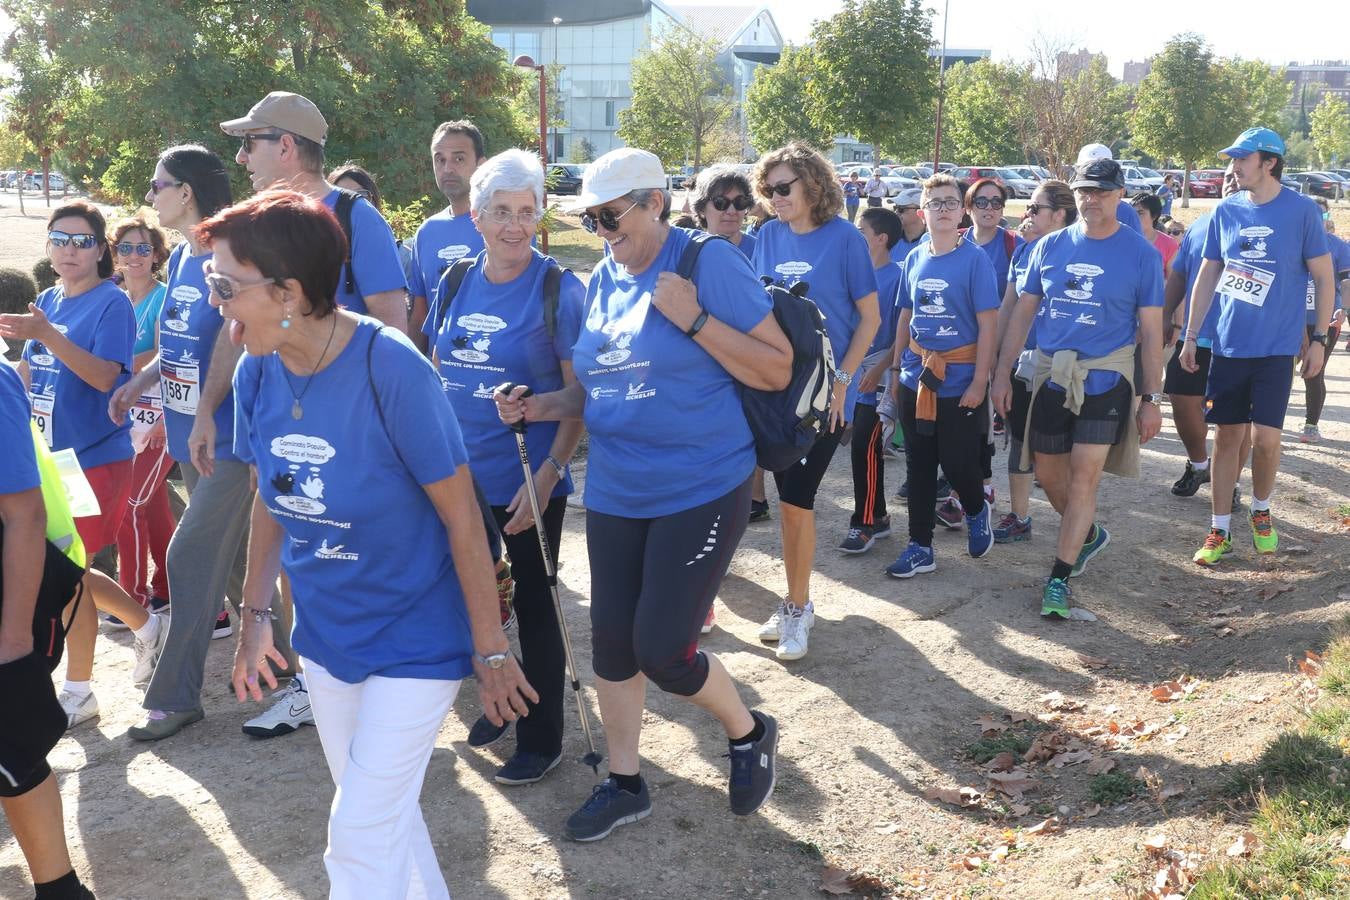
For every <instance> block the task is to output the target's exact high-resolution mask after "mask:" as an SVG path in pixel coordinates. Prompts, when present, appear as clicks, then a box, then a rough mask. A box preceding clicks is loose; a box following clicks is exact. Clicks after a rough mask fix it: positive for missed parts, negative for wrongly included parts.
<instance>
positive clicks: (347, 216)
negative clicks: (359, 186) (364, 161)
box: [333, 188, 360, 294]
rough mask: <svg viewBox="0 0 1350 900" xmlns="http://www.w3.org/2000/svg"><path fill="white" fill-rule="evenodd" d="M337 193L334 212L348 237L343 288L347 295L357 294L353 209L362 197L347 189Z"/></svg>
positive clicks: (343, 267)
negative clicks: (353, 263) (353, 244)
mask: <svg viewBox="0 0 1350 900" xmlns="http://www.w3.org/2000/svg"><path fill="white" fill-rule="evenodd" d="M337 192H338V198H337V202H336V203H334V204H333V212H334V213H335V214H336V215H337V220H338V224H339V225H341V226H342V233H343V234H344V235H346V236H347V255H346V256H345V257H344V258H343V260H342V272H343V286H344V287H345V288H346V290H347V293H349V294H355V293H357V290H356V273H355V272H354V271H352V207H354V206H356V201H357V199H358V197H359V196H360V195H359V194H357V193H356V191H349V190H347V189H346V188H337Z"/></svg>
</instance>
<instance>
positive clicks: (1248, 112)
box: [1223, 59, 1293, 135]
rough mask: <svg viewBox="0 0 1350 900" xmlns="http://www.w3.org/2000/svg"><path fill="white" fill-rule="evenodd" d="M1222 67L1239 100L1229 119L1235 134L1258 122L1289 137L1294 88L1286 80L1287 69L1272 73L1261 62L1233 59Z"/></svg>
mask: <svg viewBox="0 0 1350 900" xmlns="http://www.w3.org/2000/svg"><path fill="white" fill-rule="evenodd" d="M1223 66H1224V68H1225V69H1226V73H1227V75H1228V77H1229V78H1231V79H1232V81H1233V85H1234V88H1235V92H1236V95H1237V97H1238V98H1239V100H1240V103H1239V104H1238V107H1237V108H1235V109H1232V110H1231V115H1230V117H1229V121H1230V124H1231V125H1232V128H1231V129H1230V130H1231V131H1232V132H1233V134H1234V135H1238V134H1241V133H1242V131H1243V130H1245V129H1247V128H1250V127H1251V126H1252V125H1253V124H1255V123H1257V122H1260V123H1262V124H1264V125H1265V126H1267V127H1268V128H1273V129H1275V130H1276V131H1278V132H1279V133H1280V134H1287V133H1288V132H1289V131H1290V130H1291V126H1292V123H1291V122H1289V121H1288V119H1289V114H1288V112H1287V111H1286V110H1287V108H1288V106H1289V95H1290V93H1291V92H1292V91H1293V85H1292V84H1291V83H1290V82H1288V81H1286V80H1285V77H1284V69H1274V70H1272V69H1271V68H1270V66H1268V65H1266V64H1265V63H1263V62H1261V60H1259V59H1230V60H1228V61H1226V62H1225V63H1223Z"/></svg>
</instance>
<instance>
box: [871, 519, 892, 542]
mask: <svg viewBox="0 0 1350 900" xmlns="http://www.w3.org/2000/svg"><path fill="white" fill-rule="evenodd" d="M890 536H891V517H890V516H888V515H887V516H882V517H881V518H880V519H878V520H877V523H876V524H875V525H873V526H872V537H874V538H876V539H877V540H881V539H882V538H888V537H890Z"/></svg>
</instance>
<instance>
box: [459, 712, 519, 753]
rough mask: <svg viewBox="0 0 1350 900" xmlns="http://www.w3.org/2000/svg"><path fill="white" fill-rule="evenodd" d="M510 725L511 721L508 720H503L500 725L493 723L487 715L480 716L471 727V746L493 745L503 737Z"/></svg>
mask: <svg viewBox="0 0 1350 900" xmlns="http://www.w3.org/2000/svg"><path fill="white" fill-rule="evenodd" d="M510 727H511V723H510V722H507V721H506V720H502V724H500V725H493V724H492V723H491V722H489V721H488V717H487V716H479V717H478V721H477V722H474V723H473V727H472V728H470V729H469V746H470V747H474V748H477V749H482V748H483V747H491V746H492V745H493V744H495V743H497V742H498V741H500V740H501V739H502V737H503V736H504V735H505V734H506V730H507V729H508V728H510Z"/></svg>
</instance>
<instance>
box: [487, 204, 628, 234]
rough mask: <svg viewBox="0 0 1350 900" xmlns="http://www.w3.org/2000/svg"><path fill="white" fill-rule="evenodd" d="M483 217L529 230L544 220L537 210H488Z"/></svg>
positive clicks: (495, 222)
mask: <svg viewBox="0 0 1350 900" xmlns="http://www.w3.org/2000/svg"><path fill="white" fill-rule="evenodd" d="M602 215H603V213H602ZM484 216H485V217H486V218H487V220H488V221H489V222H491V223H492V224H493V225H515V224H520V225H522V226H526V227H529V228H533V227H534V226H535V225H538V224H539V222H540V221H541V220H543V218H544V214H543V213H541V212H539V211H538V210H530V211H529V212H520V213H513V212H511V210H509V209H500V208H498V209H490V210H488V211H487V212H486V213H484ZM600 224H602V225H604V226H605V227H606V228H609V225H608V224H606V223H605V222H603V221H602V222H601V223H600ZM618 225H619V222H618V219H615V220H614V227H615V228H617V227H618ZM609 230H610V231H613V230H614V228H609Z"/></svg>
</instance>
